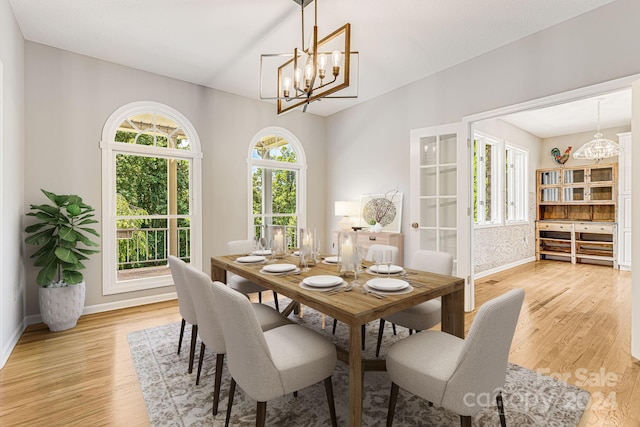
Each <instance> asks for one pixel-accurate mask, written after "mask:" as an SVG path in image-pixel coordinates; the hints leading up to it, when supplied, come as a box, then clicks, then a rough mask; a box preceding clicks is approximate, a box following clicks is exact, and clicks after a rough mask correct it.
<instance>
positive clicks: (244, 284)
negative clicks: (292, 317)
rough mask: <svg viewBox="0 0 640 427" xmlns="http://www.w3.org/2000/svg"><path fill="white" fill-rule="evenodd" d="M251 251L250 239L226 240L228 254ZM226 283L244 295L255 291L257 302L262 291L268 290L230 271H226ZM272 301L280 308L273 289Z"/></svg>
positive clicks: (260, 299)
mask: <svg viewBox="0 0 640 427" xmlns="http://www.w3.org/2000/svg"><path fill="white" fill-rule="evenodd" d="M252 251H253V241H252V240H231V241H229V242H227V253H228V254H229V255H235V254H250V253H251V252H252ZM227 285H228V286H229V287H230V288H232V289H235V290H236V291H238V292H240V293H242V294H245V295H248V294H253V293H257V294H258V301H259V302H262V292H265V291H268V289H266V288H264V287H262V286H260V285H258V284H256V283H253V282H252V281H251V280H248V279H245V278H244V277H242V276H238V275H237V274H233V273H230V272H227ZM273 302H274V304H275V306H276V310H280V307H279V305H278V294H277V293H276V292H275V291H273Z"/></svg>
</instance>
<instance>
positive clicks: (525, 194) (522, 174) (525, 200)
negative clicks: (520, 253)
mask: <svg viewBox="0 0 640 427" xmlns="http://www.w3.org/2000/svg"><path fill="white" fill-rule="evenodd" d="M507 150H513V151H514V152H521V153H523V154H524V156H525V159H524V161H523V164H522V169H523V170H520V171H518V172H519V173H518V174H516V175H517V176H518V178H519V179H522V180H523V182H522V194H521V195H520V197H521V198H522V200H520V203H522V204H523V205H524V208H523V209H524V219H517V220H509V219H508V217H509V215H508V212H505V215H504V218H505V225H522V224H529V222H530V221H529V191H528V189H529V150H528V149H527V148H524V147H520V146H518V145H516V144H512V143H510V142H505V150H504V151H505V154H504V155H505V162H506V160H507V159H506V151H507ZM505 188H506V186H505ZM505 198H506V194H505Z"/></svg>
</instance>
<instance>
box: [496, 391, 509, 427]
mask: <svg viewBox="0 0 640 427" xmlns="http://www.w3.org/2000/svg"><path fill="white" fill-rule="evenodd" d="M496 403H497V404H498V415H499V416H500V425H501V426H502V427H507V420H506V418H505V417H504V403H503V402H502V392H500V393H498V395H497V396H496Z"/></svg>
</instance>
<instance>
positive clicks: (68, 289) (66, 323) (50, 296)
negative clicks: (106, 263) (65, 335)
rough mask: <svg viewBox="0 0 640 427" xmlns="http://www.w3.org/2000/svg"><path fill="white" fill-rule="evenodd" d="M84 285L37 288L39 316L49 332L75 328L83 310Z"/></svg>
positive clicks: (81, 283) (82, 283)
mask: <svg viewBox="0 0 640 427" xmlns="http://www.w3.org/2000/svg"><path fill="white" fill-rule="evenodd" d="M84 295H85V283H84V281H83V282H80V283H78V284H77V285H71V286H64V287H62V288H39V289H38V299H39V301H40V315H41V316H42V321H43V322H44V323H45V324H46V325H47V326H48V327H49V330H50V331H54V332H55V331H64V330H66V329H71V328H73V327H74V326H76V323H77V322H78V319H79V318H80V316H81V315H82V309H83V308H84Z"/></svg>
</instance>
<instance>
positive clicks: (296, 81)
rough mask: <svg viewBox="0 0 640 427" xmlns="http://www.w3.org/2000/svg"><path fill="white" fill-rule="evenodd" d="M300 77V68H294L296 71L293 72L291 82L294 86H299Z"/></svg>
mask: <svg viewBox="0 0 640 427" xmlns="http://www.w3.org/2000/svg"><path fill="white" fill-rule="evenodd" d="M301 79H302V70H301V69H300V68H296V71H295V72H294V74H293V83H294V85H295V88H299V87H300V80H301Z"/></svg>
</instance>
